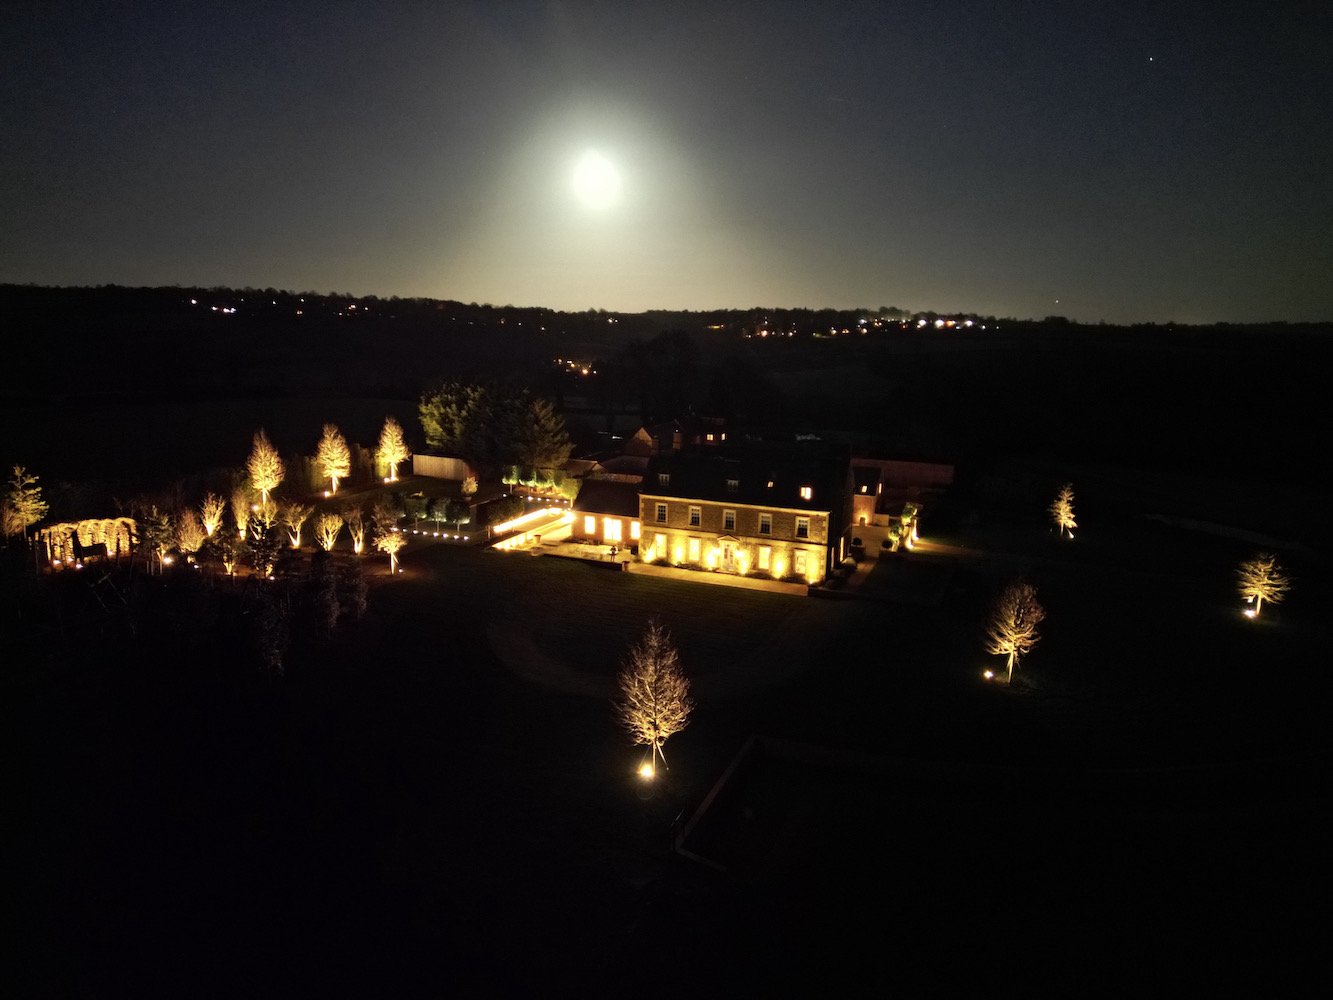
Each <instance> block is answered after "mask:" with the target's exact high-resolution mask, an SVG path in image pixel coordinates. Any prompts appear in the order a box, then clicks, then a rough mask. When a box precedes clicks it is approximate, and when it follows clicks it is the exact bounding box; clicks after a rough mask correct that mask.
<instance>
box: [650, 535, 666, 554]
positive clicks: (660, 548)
mask: <svg viewBox="0 0 1333 1000" xmlns="http://www.w3.org/2000/svg"><path fill="white" fill-rule="evenodd" d="M653 558H654V559H665V558H666V535H658V536H657V537H656V538H654V539H653Z"/></svg>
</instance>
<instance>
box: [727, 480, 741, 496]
mask: <svg viewBox="0 0 1333 1000" xmlns="http://www.w3.org/2000/svg"><path fill="white" fill-rule="evenodd" d="M740 488H741V481H740V480H739V479H728V480H727V492H728V493H736V492H738V491H739V490H740Z"/></svg>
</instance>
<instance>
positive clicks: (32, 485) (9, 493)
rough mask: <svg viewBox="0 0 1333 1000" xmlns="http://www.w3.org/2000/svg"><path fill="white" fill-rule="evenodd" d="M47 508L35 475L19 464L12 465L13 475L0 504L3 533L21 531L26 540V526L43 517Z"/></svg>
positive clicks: (9, 533) (11, 533) (0, 520)
mask: <svg viewBox="0 0 1333 1000" xmlns="http://www.w3.org/2000/svg"><path fill="white" fill-rule="evenodd" d="M48 509H49V505H48V504H47V503H46V501H45V500H43V499H42V488H41V487H40V486H38V485H37V477H36V476H30V475H28V473H27V470H25V469H24V468H23V466H21V465H16V466H14V476H13V478H12V479H10V481H9V484H8V486H6V488H5V495H4V501H3V503H2V504H0V522H3V528H4V533H5V535H7V536H8V535H16V534H18V533H19V532H22V533H23V540H24V541H25V542H26V541H27V540H28V526H29V525H33V524H36V523H37V522H38V521H40V520H41V519H42V518H44V517H45V516H46V512H47V510H48Z"/></svg>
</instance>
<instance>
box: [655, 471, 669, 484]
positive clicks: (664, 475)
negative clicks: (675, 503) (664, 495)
mask: <svg viewBox="0 0 1333 1000" xmlns="http://www.w3.org/2000/svg"><path fill="white" fill-rule="evenodd" d="M657 485H658V486H670V485H671V473H669V472H659V473H658V474H657Z"/></svg>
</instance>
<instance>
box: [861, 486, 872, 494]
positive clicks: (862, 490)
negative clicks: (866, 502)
mask: <svg viewBox="0 0 1333 1000" xmlns="http://www.w3.org/2000/svg"><path fill="white" fill-rule="evenodd" d="M869 489H870V487H869V486H862V487H861V492H862V493H865V492H867V491H868V490H869Z"/></svg>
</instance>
